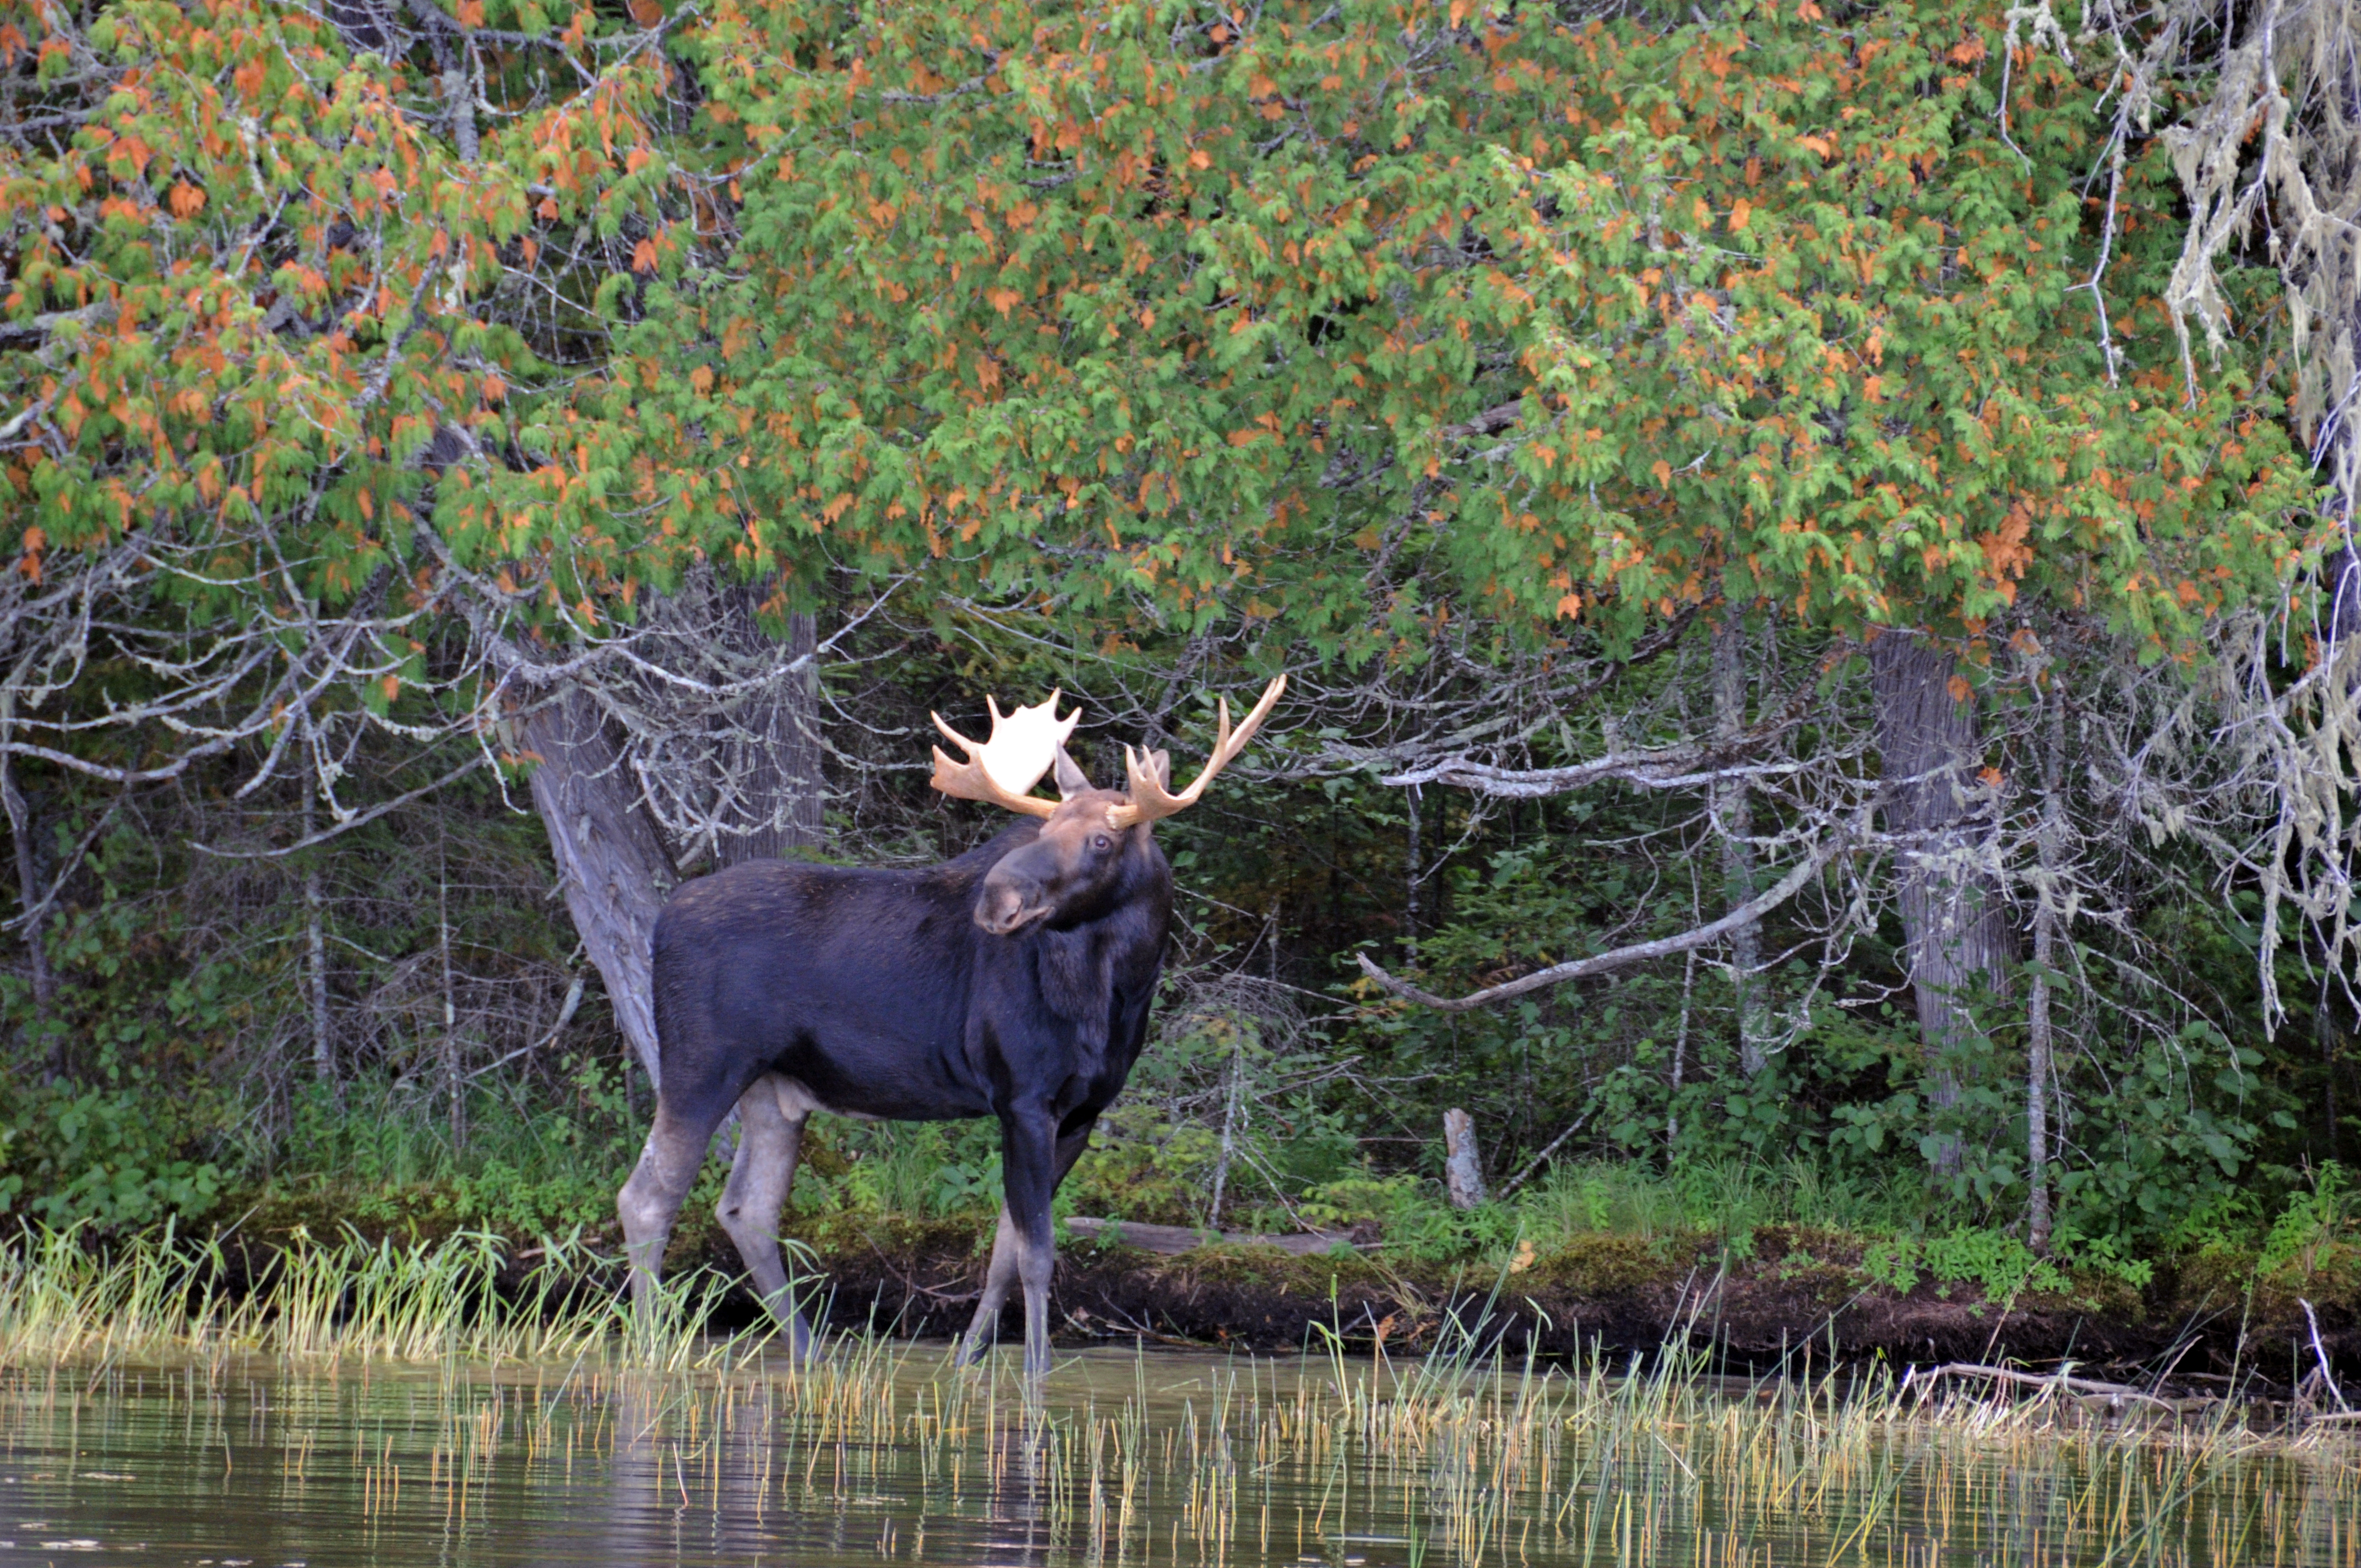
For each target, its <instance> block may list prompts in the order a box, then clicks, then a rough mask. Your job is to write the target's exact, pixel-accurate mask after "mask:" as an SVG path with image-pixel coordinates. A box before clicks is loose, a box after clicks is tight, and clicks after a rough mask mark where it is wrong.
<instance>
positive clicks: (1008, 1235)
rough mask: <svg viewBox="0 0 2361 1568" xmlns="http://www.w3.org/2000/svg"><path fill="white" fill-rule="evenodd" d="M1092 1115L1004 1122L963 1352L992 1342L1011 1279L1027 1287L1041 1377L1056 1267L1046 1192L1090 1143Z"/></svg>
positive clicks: (1028, 1319)
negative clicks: (995, 1215)
mask: <svg viewBox="0 0 2361 1568" xmlns="http://www.w3.org/2000/svg"><path fill="white" fill-rule="evenodd" d="M1096 1121H1097V1117H1096V1116H1094V1115H1093V1116H1091V1117H1089V1118H1086V1119H1084V1120H1083V1121H1082V1123H1081V1124H1080V1125H1078V1126H1072V1127H1071V1128H1067V1129H1057V1130H1056V1131H1054V1132H1053V1131H1052V1130H1051V1125H1052V1124H1050V1123H1049V1119H1048V1117H1047V1115H1046V1113H1045V1114H1041V1115H1038V1117H1037V1116H1028V1115H1019V1116H1014V1117H1010V1118H1006V1119H1005V1120H1004V1121H1003V1122H1002V1124H1001V1187H1002V1190H1003V1191H1004V1192H1005V1194H1006V1195H1007V1196H1006V1198H1005V1201H1003V1202H1002V1204H1001V1206H1000V1223H999V1226H998V1228H997V1230H996V1231H995V1233H994V1236H993V1241H992V1262H991V1264H990V1266H988V1267H987V1268H986V1269H985V1270H984V1277H983V1296H982V1297H981V1298H980V1299H978V1300H977V1302H976V1308H975V1317H974V1319H973V1320H972V1321H970V1323H969V1324H968V1331H967V1338H966V1343H965V1344H963V1345H962V1346H961V1354H960V1360H961V1363H962V1364H963V1365H974V1364H975V1363H976V1362H978V1361H980V1360H982V1359H983V1353H984V1352H985V1351H986V1350H989V1349H990V1348H991V1347H992V1343H993V1341H994V1339H995V1338H996V1337H997V1335H998V1333H999V1329H1000V1312H1001V1309H1002V1308H1003V1307H1004V1306H1005V1305H1006V1304H1007V1301H1008V1292H1009V1289H1010V1288H1011V1287H1013V1286H1016V1285H1019V1284H1021V1285H1022V1286H1023V1287H1024V1289H1025V1375H1026V1376H1027V1378H1028V1379H1038V1378H1039V1377H1040V1376H1041V1375H1042V1374H1044V1373H1046V1372H1047V1371H1049V1279H1050V1276H1051V1275H1052V1274H1053V1273H1054V1272H1055V1271H1056V1268H1057V1262H1058V1258H1057V1245H1056V1236H1055V1233H1054V1227H1053V1226H1052V1223H1051V1220H1050V1200H1051V1199H1052V1198H1053V1197H1054V1196H1055V1195H1056V1193H1057V1190H1058V1188H1059V1186H1060V1184H1061V1183H1062V1182H1063V1181H1064V1180H1065V1179H1066V1173H1067V1172H1068V1171H1070V1170H1071V1169H1073V1168H1074V1162H1075V1161H1076V1160H1078V1159H1080V1158H1081V1157H1082V1151H1083V1150H1084V1149H1086V1148H1088V1147H1089V1146H1090V1141H1091V1128H1092V1126H1093V1124H1095V1123H1096Z"/></svg>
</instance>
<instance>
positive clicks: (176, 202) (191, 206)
mask: <svg viewBox="0 0 2361 1568" xmlns="http://www.w3.org/2000/svg"><path fill="white" fill-rule="evenodd" d="M164 200H165V202H166V203H168V204H170V207H171V209H172V215H173V216H174V217H176V218H184V219H185V218H193V217H195V216H196V215H197V214H199V213H201V212H203V211H204V209H205V193H204V192H203V191H200V190H199V189H197V188H196V187H195V186H194V185H192V184H190V183H189V182H188V181H185V180H175V181H172V188H171V190H170V191H169V192H165V195H164Z"/></svg>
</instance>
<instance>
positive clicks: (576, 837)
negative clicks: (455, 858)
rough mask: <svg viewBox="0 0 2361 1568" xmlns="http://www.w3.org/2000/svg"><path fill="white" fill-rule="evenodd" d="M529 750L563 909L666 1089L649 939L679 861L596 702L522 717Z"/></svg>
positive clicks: (558, 702) (569, 703)
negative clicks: (643, 803)
mask: <svg viewBox="0 0 2361 1568" xmlns="http://www.w3.org/2000/svg"><path fill="white" fill-rule="evenodd" d="M519 728H520V731H521V739H522V740H523V742H524V748H525V750H527V751H532V752H533V753H535V754H536V755H538V756H539V757H540V759H541V765H540V766H538V767H536V768H535V769H533V806H535V808H536V809H538V810H539V811H540V813H541V820H542V824H543V826H544V827H545V828H548V830H549V848H550V853H551V854H552V855H553V856H554V857H555V860H556V861H557V875H558V881H559V883H560V885H561V886H562V887H564V889H565V891H566V912H567V913H568V914H570V915H572V916H574V929H575V932H576V934H577V935H578V936H579V937H580V938H582V946H583V950H584V951H586V952H587V953H588V954H589V956H590V961H591V962H592V963H594V964H596V965H598V975H599V978H600V979H601V980H603V981H606V984H607V1000H608V1003H609V1005H610V1006H612V1007H613V1008H614V1010H615V1023H616V1025H617V1026H618V1027H620V1029H621V1030H622V1031H623V1038H624V1039H625V1040H627V1041H629V1042H630V1043H631V1051H632V1054H633V1055H635V1056H637V1057H638V1058H640V1065H641V1066H642V1067H644V1068H645V1069H647V1073H648V1081H649V1082H650V1083H652V1084H654V1085H656V1087H657V1088H658V1089H659V1091H661V1089H662V1088H663V1068H662V1066H661V1065H660V1064H659V1062H658V1059H657V1055H656V1018H655V1006H654V998H653V994H652V993H651V991H650V987H649V944H650V942H651V940H652V939H653V937H654V935H655V928H656V915H657V912H658V911H660V910H661V909H663V907H664V898H665V896H666V895H667V894H670V893H671V892H672V885H673V881H674V872H673V865H672V861H671V858H670V857H669V856H667V855H666V854H665V853H664V844H663V841H662V840H661V839H658V838H657V837H656V830H655V826H654V824H653V823H651V822H650V821H649V820H648V816H647V813H646V812H644V811H642V810H641V809H640V804H639V796H638V791H637V790H636V788H635V787H634V786H633V784H632V781H631V774H630V773H629V772H628V771H627V770H626V769H625V768H624V766H623V759H622V754H621V752H620V751H618V750H617V748H616V746H615V743H614V740H613V739H612V738H611V737H610V736H609V734H608V733H607V730H606V726H605V724H604V722H603V721H602V718H601V715H600V714H599V712H598V705H597V704H596V703H595V702H593V701H591V700H590V698H589V697H588V696H584V695H583V694H581V693H579V692H571V691H569V692H566V693H564V694H563V695H561V696H557V697H556V698H555V699H553V700H552V701H550V702H549V703H547V704H546V705H544V707H539V708H536V709H534V710H533V712H531V713H529V714H527V715H526V716H525V718H524V721H523V723H522V725H521V726H520V727H519Z"/></svg>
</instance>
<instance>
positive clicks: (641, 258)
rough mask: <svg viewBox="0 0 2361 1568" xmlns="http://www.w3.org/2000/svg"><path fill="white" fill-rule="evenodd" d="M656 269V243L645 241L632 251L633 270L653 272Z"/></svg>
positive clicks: (649, 240)
mask: <svg viewBox="0 0 2361 1568" xmlns="http://www.w3.org/2000/svg"><path fill="white" fill-rule="evenodd" d="M655 269H656V242H655V241H654V240H653V239H643V240H642V241H640V243H639V244H638V245H637V246H634V247H632V249H631V270H632V271H634V272H653V271H654V270H655Z"/></svg>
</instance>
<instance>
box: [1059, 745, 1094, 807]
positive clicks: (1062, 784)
mask: <svg viewBox="0 0 2361 1568" xmlns="http://www.w3.org/2000/svg"><path fill="white" fill-rule="evenodd" d="M1052 765H1053V766H1054V767H1055V768H1056V770H1057V779H1058V795H1059V797H1060V799H1064V800H1071V799H1073V798H1074V796H1076V795H1080V794H1082V791H1084V790H1086V789H1088V788H1090V787H1091V781H1090V780H1089V779H1087V778H1085V777H1083V776H1082V769H1080V768H1078V767H1076V766H1075V765H1074V759H1073V758H1071V757H1069V756H1068V755H1066V749H1065V748H1064V747H1063V746H1060V747H1059V748H1058V760H1057V762H1055V763H1053V764H1052Z"/></svg>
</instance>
